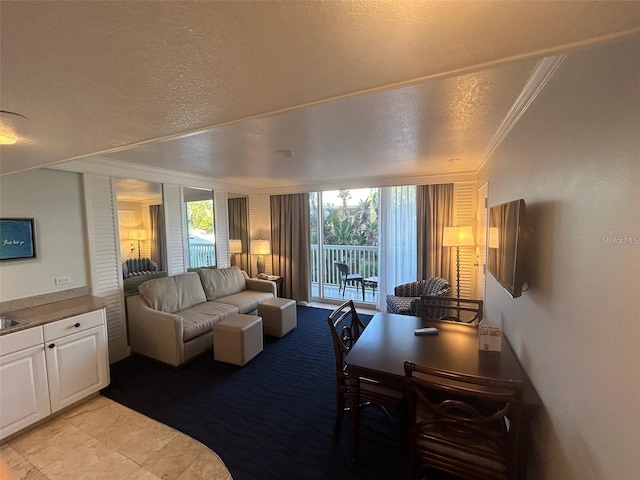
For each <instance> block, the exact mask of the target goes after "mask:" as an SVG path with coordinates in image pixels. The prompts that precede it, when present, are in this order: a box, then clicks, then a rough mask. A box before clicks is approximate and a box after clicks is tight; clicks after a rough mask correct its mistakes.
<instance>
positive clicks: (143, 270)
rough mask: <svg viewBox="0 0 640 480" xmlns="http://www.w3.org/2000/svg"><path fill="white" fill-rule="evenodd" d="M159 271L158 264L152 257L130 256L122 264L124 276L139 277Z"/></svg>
mask: <svg viewBox="0 0 640 480" xmlns="http://www.w3.org/2000/svg"><path fill="white" fill-rule="evenodd" d="M157 271H158V264H157V263H156V262H154V261H153V260H151V259H150V258H130V259H129V260H127V261H126V262H124V263H123V264H122V278H131V277H137V276H139V275H147V274H149V273H155V272H157Z"/></svg>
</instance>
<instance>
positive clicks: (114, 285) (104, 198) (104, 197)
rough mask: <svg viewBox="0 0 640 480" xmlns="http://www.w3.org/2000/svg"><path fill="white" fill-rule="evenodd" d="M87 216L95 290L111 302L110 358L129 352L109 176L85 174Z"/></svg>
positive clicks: (109, 322) (109, 303) (108, 308)
mask: <svg viewBox="0 0 640 480" xmlns="http://www.w3.org/2000/svg"><path fill="white" fill-rule="evenodd" d="M83 183H84V196H85V205H86V216H87V230H88V241H89V258H90V268H91V291H92V293H93V295H95V296H97V297H102V298H103V299H104V300H105V301H106V303H107V312H106V313H107V315H106V317H107V337H108V343H109V361H110V362H116V361H118V360H121V359H122V358H125V357H127V356H128V355H129V347H128V344H127V323H126V320H125V315H124V298H123V295H122V275H121V270H120V264H121V259H120V248H119V245H120V242H119V238H118V228H117V220H116V214H115V212H116V205H117V204H116V199H115V192H114V189H113V184H112V182H111V179H110V178H108V177H102V176H98V175H88V174H85V175H83Z"/></svg>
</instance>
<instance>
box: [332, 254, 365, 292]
mask: <svg viewBox="0 0 640 480" xmlns="http://www.w3.org/2000/svg"><path fill="white" fill-rule="evenodd" d="M333 264H334V265H335V266H336V268H337V269H338V275H339V280H340V283H339V285H338V293H340V290H342V296H343V297H344V292H345V290H346V288H347V283H352V284H354V285H355V286H356V293H357V292H358V285H360V288H362V297H363V298H362V299H363V300H364V278H363V277H362V275H360V274H358V273H349V266H348V265H347V264H346V263H343V262H338V261H335V262H333Z"/></svg>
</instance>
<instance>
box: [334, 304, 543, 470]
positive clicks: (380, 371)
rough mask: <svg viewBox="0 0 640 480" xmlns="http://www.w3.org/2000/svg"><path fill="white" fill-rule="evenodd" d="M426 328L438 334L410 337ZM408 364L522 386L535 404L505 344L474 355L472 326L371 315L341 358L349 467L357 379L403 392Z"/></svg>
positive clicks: (355, 439)
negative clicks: (346, 382)
mask: <svg viewBox="0 0 640 480" xmlns="http://www.w3.org/2000/svg"><path fill="white" fill-rule="evenodd" d="M428 326H434V327H436V328H437V329H438V334H437V335H422V336H419V335H415V334H414V331H415V329H417V328H422V327H428ZM407 360H409V361H412V362H414V363H416V364H421V365H427V366H429V367H434V368H441V369H445V370H451V371H455V372H459V373H466V374H471V375H479V376H484V377H491V378H498V379H511V380H522V381H524V382H525V383H526V385H527V388H526V391H525V400H524V401H525V403H526V404H527V405H532V406H535V405H538V404H539V402H540V400H539V398H538V396H537V394H536V392H535V390H534V389H533V387H532V385H531V382H530V381H529V378H528V377H527V375H526V373H525V371H524V369H523V368H522V367H521V366H520V363H519V362H518V359H517V357H516V355H515V353H514V352H513V349H512V348H511V346H510V345H509V343H508V342H507V341H506V339H504V338H503V339H502V349H501V351H499V352H496V351H487V350H479V349H478V328H477V326H475V325H468V324H461V323H457V322H448V321H434V320H424V321H423V320H421V319H420V318H419V317H412V316H407V315H398V314H393V313H376V314H375V315H374V316H373V318H372V319H371V321H370V322H369V324H368V325H367V327H366V328H365V330H364V332H363V333H362V334H361V335H360V338H359V339H358V341H357V342H356V344H355V345H354V346H353V348H352V349H351V351H350V352H349V354H348V355H347V357H346V362H347V369H348V372H349V378H350V379H351V385H350V403H351V415H350V416H351V448H352V457H353V460H354V461H356V460H357V452H358V416H359V415H358V413H359V412H358V410H359V404H360V382H359V381H358V379H359V378H363V377H364V378H370V379H374V380H378V381H380V382H382V383H384V384H386V385H389V386H392V387H402V386H404V382H405V377H404V362H405V361H407ZM525 430H526V429H525ZM525 436H526V435H523V437H525Z"/></svg>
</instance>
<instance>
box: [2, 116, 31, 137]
mask: <svg viewBox="0 0 640 480" xmlns="http://www.w3.org/2000/svg"><path fill="white" fill-rule="evenodd" d="M2 115H13V116H15V117H22V118H24V119H25V120H27V117H25V116H24V115H20V114H19V113H16V112H10V111H8V110H0V116H2ZM0 127H1V128H2V130H0V145H13V144H14V143H16V142H17V141H18V136H17V135H15V134H14V133H13V132H12V131H10V130H13V128H11V126H9V129H8V130H6V128H7V124H6V123H5V122H4V121H1V122H0Z"/></svg>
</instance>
